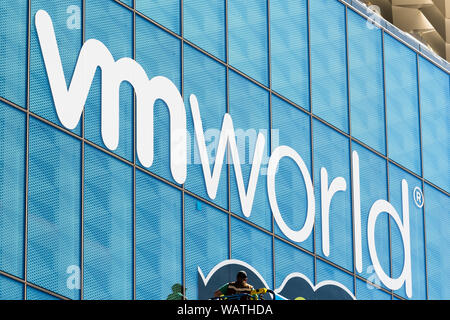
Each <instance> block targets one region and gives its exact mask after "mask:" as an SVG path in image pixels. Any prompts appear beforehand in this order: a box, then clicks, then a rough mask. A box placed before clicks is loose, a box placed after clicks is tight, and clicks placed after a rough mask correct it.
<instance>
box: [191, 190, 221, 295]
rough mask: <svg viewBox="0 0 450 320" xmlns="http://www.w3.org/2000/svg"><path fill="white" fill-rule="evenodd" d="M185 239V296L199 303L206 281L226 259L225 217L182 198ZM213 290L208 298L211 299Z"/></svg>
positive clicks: (196, 202) (203, 204) (197, 202)
mask: <svg viewBox="0 0 450 320" xmlns="http://www.w3.org/2000/svg"><path fill="white" fill-rule="evenodd" d="M184 201H185V202H184V206H185V237H186V240H185V241H186V244H185V245H186V287H187V289H186V290H187V291H186V295H187V297H188V299H191V300H192V299H194V300H195V299H198V290H199V288H201V287H202V286H204V284H203V283H202V280H201V277H200V276H199V271H198V269H199V268H200V270H201V272H202V273H203V275H204V276H205V277H206V276H207V275H208V274H209V272H210V271H211V270H212V269H213V268H214V266H216V265H217V264H218V263H220V262H222V261H224V260H226V259H228V257H229V256H228V250H229V247H228V240H229V238H228V215H227V214H225V213H223V212H221V211H219V210H217V209H215V208H213V207H211V206H210V205H207V204H206V203H204V202H201V201H200V200H197V199H195V198H193V197H190V196H185V198H184ZM214 290H217V288H213V289H212V292H211V296H212V295H213V292H214Z"/></svg>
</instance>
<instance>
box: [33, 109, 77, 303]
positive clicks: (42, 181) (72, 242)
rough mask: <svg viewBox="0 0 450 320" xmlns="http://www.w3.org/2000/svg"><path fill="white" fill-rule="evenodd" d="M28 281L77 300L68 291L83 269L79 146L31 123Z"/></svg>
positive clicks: (73, 291)
mask: <svg viewBox="0 0 450 320" xmlns="http://www.w3.org/2000/svg"><path fill="white" fill-rule="evenodd" d="M29 157H30V160H29V173H28V174H29V178H28V179H29V180H28V255H27V261H28V269H27V271H28V278H27V279H28V281H30V282H32V283H34V284H36V285H39V286H41V287H43V288H46V289H48V290H52V291H54V292H56V293H59V294H61V295H64V296H66V297H68V298H71V299H78V298H79V296H80V291H79V290H76V289H71V288H69V287H68V285H67V283H68V278H69V276H70V272H68V270H71V268H73V267H75V268H78V269H79V268H80V246H81V243H80V232H81V229H80V224H81V216H80V214H81V142H80V141H79V140H76V139H74V138H72V137H70V136H68V135H66V134H64V133H62V132H61V131H59V130H57V129H54V128H51V127H50V126H49V125H46V124H44V123H42V122H40V121H39V120H35V119H33V118H30V155H29Z"/></svg>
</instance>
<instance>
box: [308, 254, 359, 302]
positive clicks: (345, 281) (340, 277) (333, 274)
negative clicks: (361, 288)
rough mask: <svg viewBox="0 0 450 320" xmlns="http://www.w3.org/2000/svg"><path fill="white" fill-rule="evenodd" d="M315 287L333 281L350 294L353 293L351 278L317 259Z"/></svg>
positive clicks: (349, 275)
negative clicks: (323, 282)
mask: <svg viewBox="0 0 450 320" xmlns="http://www.w3.org/2000/svg"><path fill="white" fill-rule="evenodd" d="M316 261H317V262H316V278H317V279H316V285H319V284H320V283H321V282H322V281H329V280H332V281H335V282H337V283H339V284H340V285H342V286H344V287H345V288H347V289H348V291H350V292H351V293H352V294H353V293H354V285H353V280H354V279H353V276H352V275H351V274H348V273H346V272H344V271H342V270H340V269H338V268H336V267H333V266H332V265H330V264H328V263H326V262H324V261H322V260H320V259H317V260H316Z"/></svg>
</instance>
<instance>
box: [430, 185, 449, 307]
mask: <svg viewBox="0 0 450 320" xmlns="http://www.w3.org/2000/svg"><path fill="white" fill-rule="evenodd" d="M424 198H425V225H426V229H425V232H426V243H427V274H428V298H429V299H445V300H448V299H450V276H449V274H448V270H449V268H450V256H449V255H448V254H447V253H448V248H449V247H450V235H449V232H448V226H449V224H450V221H449V220H450V215H449V211H448V208H450V198H449V197H448V196H446V195H445V194H443V193H441V192H439V191H438V190H436V189H434V188H433V187H431V186H429V185H428V184H425V190H424Z"/></svg>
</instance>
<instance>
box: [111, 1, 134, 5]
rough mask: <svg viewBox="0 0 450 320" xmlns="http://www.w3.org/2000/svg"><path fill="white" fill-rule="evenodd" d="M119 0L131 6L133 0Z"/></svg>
mask: <svg viewBox="0 0 450 320" xmlns="http://www.w3.org/2000/svg"><path fill="white" fill-rule="evenodd" d="M113 1H114V0H113ZM120 2H123V3H125V4H126V5H128V6H130V7H133V0H120Z"/></svg>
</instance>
